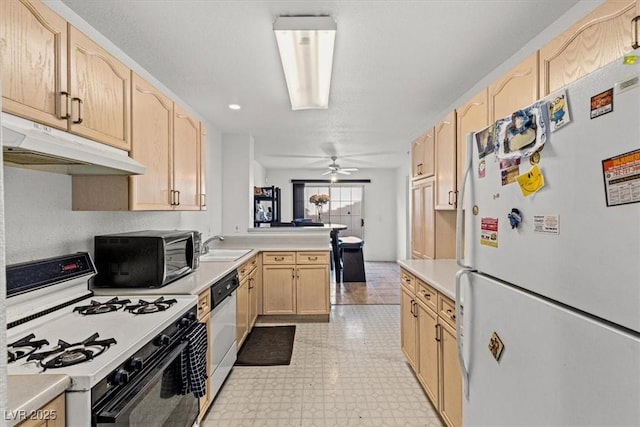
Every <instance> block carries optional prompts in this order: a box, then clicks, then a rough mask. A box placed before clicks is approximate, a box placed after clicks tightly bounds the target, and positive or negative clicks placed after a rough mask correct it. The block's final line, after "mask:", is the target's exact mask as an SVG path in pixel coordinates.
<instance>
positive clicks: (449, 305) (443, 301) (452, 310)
mask: <svg viewBox="0 0 640 427" xmlns="http://www.w3.org/2000/svg"><path fill="white" fill-rule="evenodd" d="M438 315H439V316H440V317H441V318H442V319H444V321H445V322H447V323H448V324H449V325H451V326H452V327H453V328H455V327H456V304H455V303H454V302H453V301H452V300H450V299H449V298H446V297H443V296H442V295H440V310H439V312H438Z"/></svg>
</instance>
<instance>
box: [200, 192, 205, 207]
mask: <svg viewBox="0 0 640 427" xmlns="http://www.w3.org/2000/svg"><path fill="white" fill-rule="evenodd" d="M200 206H202V207H203V208H204V207H206V206H207V195H206V194H200Z"/></svg>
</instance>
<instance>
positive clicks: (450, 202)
mask: <svg viewBox="0 0 640 427" xmlns="http://www.w3.org/2000/svg"><path fill="white" fill-rule="evenodd" d="M449 204H450V205H453V191H449Z"/></svg>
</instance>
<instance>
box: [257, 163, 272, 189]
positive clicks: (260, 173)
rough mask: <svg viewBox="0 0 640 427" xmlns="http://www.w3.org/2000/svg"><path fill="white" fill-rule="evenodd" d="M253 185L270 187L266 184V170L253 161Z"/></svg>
mask: <svg viewBox="0 0 640 427" xmlns="http://www.w3.org/2000/svg"><path fill="white" fill-rule="evenodd" d="M253 185H254V186H255V187H268V186H271V184H267V170H266V169H265V168H264V167H263V166H262V165H261V164H260V163H258V162H256V161H255V160H254V161H253Z"/></svg>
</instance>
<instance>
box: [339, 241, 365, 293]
mask: <svg viewBox="0 0 640 427" xmlns="http://www.w3.org/2000/svg"><path fill="white" fill-rule="evenodd" d="M340 240H341V241H342V243H341V245H340V246H341V254H342V256H341V258H342V265H343V268H344V271H343V273H342V281H343V282H366V281H367V279H366V277H365V274H364V257H363V256H362V246H364V241H363V240H362V239H359V238H358V237H353V236H346V237H341V238H340Z"/></svg>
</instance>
